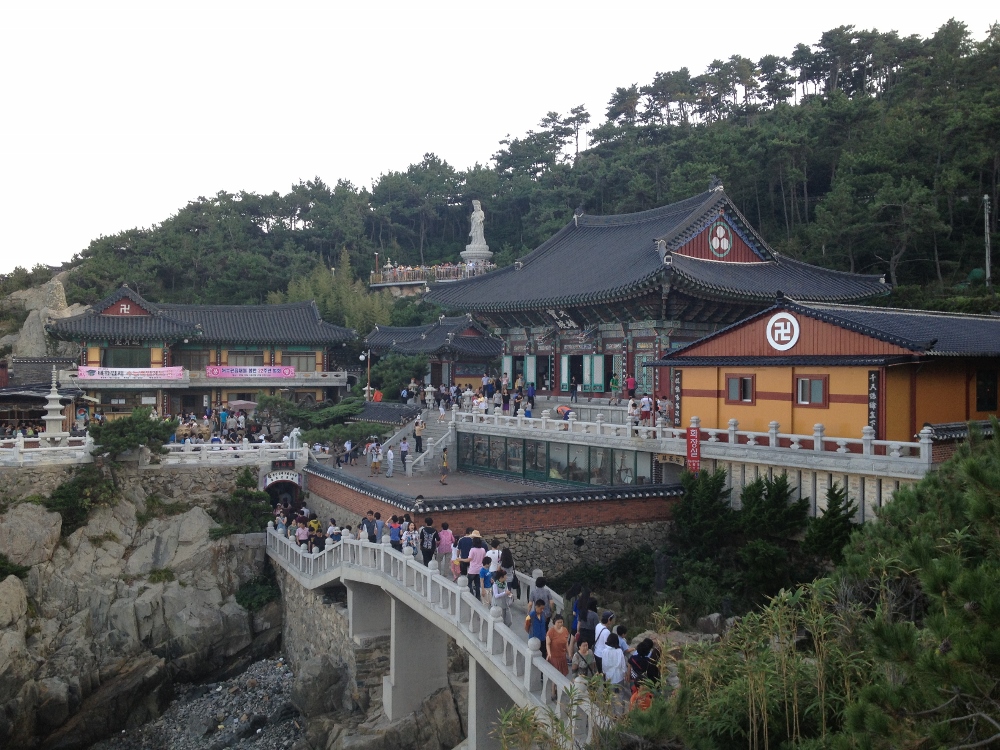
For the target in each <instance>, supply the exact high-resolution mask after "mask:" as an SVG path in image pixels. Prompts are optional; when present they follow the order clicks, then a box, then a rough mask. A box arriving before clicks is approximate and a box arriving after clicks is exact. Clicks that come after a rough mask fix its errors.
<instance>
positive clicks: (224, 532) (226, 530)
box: [208, 523, 241, 541]
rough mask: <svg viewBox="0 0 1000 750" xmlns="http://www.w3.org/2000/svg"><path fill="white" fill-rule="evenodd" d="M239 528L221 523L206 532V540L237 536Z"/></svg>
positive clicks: (231, 524)
mask: <svg viewBox="0 0 1000 750" xmlns="http://www.w3.org/2000/svg"><path fill="white" fill-rule="evenodd" d="M239 533H241V532H240V527H239V526H237V525H236V524H233V523H223V524H220V525H218V526H213V527H212V528H210V529H209V530H208V538H209V539H212V540H213V541H214V540H217V539H225V538H226V537H227V536H229V535H230V534H239Z"/></svg>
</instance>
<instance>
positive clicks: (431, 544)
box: [420, 516, 441, 567]
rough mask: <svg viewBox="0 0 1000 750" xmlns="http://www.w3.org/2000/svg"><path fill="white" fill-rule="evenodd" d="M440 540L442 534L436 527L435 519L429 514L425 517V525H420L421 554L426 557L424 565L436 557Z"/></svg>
mask: <svg viewBox="0 0 1000 750" xmlns="http://www.w3.org/2000/svg"><path fill="white" fill-rule="evenodd" d="M440 541H441V536H440V534H438V532H437V529H435V528H434V519H433V518H431V517H430V516H428V517H427V518H425V519H424V525H423V526H421V527H420V554H421V555H422V556H423V558H424V567H426V566H427V565H428V564H429V563H430V561H431V560H433V559H434V552H435V551H436V550H437V546H438V542H440Z"/></svg>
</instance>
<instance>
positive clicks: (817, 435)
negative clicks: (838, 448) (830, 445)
mask: <svg viewBox="0 0 1000 750" xmlns="http://www.w3.org/2000/svg"><path fill="white" fill-rule="evenodd" d="M825 432H826V428H825V427H824V426H823V425H821V424H820V423H819V422H817V423H816V424H814V425H813V450H814V451H821V450H823V433H825Z"/></svg>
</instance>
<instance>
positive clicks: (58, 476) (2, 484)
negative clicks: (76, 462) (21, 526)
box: [0, 466, 76, 503]
mask: <svg viewBox="0 0 1000 750" xmlns="http://www.w3.org/2000/svg"><path fill="white" fill-rule="evenodd" d="M75 471H76V467H75V466H33V467H31V468H4V469H0V503H3V502H11V501H16V500H23V499H24V498H26V497H28V495H43V496H45V497H48V496H49V495H51V494H52V491H53V490H54V489H55V488H56V487H58V486H59V485H60V484H62V483H63V482H65V481H66V480H67V479H69V478H70V477H72V476H73V474H74V472H75Z"/></svg>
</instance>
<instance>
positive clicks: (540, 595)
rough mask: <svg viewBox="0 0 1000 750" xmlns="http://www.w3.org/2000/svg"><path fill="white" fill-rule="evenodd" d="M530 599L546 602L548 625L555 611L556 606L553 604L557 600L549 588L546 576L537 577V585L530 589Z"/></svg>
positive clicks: (531, 600)
mask: <svg viewBox="0 0 1000 750" xmlns="http://www.w3.org/2000/svg"><path fill="white" fill-rule="evenodd" d="M528 601H529V602H537V601H541V602H544V603H545V624H546V625H548V623H549V620H550V619H551V618H552V615H553V613H554V612H555V607H554V606H553V605H554V604H555V601H554V600H553V598H552V592H551V591H549V589H548V582H547V581H546V580H545V577H544V576H539V577H538V578H536V579H535V585H534V586H532V587H531V588H530V589H529V590H528Z"/></svg>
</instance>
